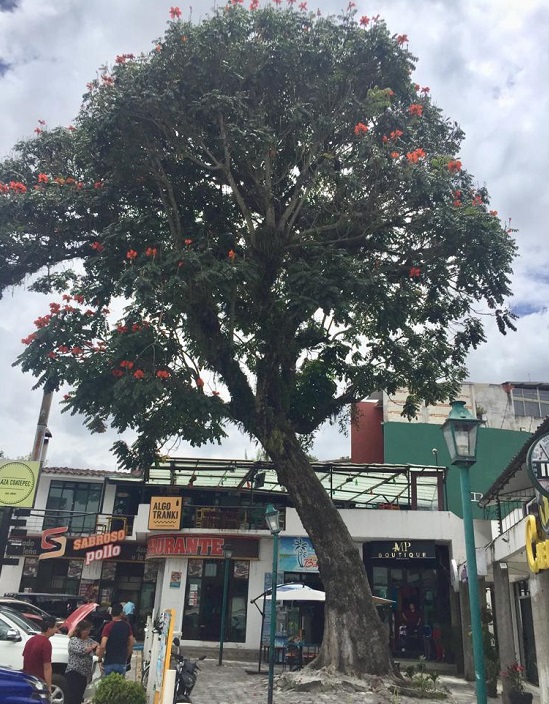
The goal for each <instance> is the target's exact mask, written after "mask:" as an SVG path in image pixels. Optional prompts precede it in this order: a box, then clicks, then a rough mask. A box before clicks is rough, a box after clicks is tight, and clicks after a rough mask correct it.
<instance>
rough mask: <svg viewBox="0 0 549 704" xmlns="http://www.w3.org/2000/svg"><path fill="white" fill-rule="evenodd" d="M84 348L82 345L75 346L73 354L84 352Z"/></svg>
mask: <svg viewBox="0 0 549 704" xmlns="http://www.w3.org/2000/svg"><path fill="white" fill-rule="evenodd" d="M83 351H84V350H83V349H82V348H81V347H73V348H72V350H71V354H74V355H77V354H82V352H83Z"/></svg>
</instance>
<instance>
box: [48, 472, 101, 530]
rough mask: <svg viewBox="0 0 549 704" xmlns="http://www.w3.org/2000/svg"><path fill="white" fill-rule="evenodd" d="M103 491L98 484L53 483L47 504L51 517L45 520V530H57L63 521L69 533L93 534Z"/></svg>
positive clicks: (55, 481)
mask: <svg viewBox="0 0 549 704" xmlns="http://www.w3.org/2000/svg"><path fill="white" fill-rule="evenodd" d="M102 491H103V486H102V484H98V483H86V482H64V481H57V480H54V481H52V482H51V484H50V490H49V494H48V501H47V504H46V513H48V512H49V513H50V515H46V517H45V518H44V528H55V527H57V526H59V525H62V524H60V521H63V522H64V523H65V522H66V525H68V526H69V533H93V532H94V530H95V526H96V521H97V514H98V513H99V510H100V506H101V496H102ZM59 514H61V516H60V515H59ZM71 514H73V515H71Z"/></svg>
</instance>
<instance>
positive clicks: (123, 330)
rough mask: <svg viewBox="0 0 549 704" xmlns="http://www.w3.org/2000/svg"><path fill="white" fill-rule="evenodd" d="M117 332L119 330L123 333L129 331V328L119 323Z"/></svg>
mask: <svg viewBox="0 0 549 704" xmlns="http://www.w3.org/2000/svg"><path fill="white" fill-rule="evenodd" d="M116 332H119V333H120V334H121V335H122V334H123V333H125V332H128V328H127V327H126V325H117V326H116Z"/></svg>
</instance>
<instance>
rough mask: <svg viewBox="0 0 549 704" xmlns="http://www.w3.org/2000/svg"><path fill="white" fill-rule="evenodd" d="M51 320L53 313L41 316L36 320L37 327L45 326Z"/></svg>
mask: <svg viewBox="0 0 549 704" xmlns="http://www.w3.org/2000/svg"><path fill="white" fill-rule="evenodd" d="M50 320H51V315H43V316H41V317H40V318H37V319H36V320H35V321H34V324H35V325H36V327H37V328H45V327H46V325H47V324H48V323H49V322H50Z"/></svg>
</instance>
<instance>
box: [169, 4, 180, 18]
mask: <svg viewBox="0 0 549 704" xmlns="http://www.w3.org/2000/svg"><path fill="white" fill-rule="evenodd" d="M170 17H171V18H172V20H175V19H178V18H179V17H181V10H180V9H179V8H178V7H170Z"/></svg>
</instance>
